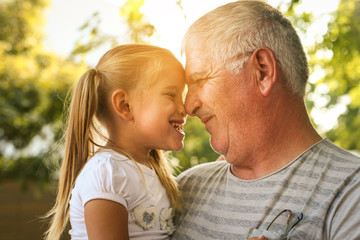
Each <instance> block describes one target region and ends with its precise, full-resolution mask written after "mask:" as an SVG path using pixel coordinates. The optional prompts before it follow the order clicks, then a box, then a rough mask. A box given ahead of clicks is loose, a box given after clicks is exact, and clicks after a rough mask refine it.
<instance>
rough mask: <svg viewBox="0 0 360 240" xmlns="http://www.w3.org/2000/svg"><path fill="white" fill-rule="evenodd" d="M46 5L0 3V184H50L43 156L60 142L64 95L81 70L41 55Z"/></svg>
mask: <svg viewBox="0 0 360 240" xmlns="http://www.w3.org/2000/svg"><path fill="white" fill-rule="evenodd" d="M47 3H48V1H46V0H26V1H24V0H8V1H2V2H0V19H1V22H2V24H1V25H0V58H1V59H2V61H1V62H0V103H1V108H0V180H3V179H9V178H13V179H18V180H21V181H22V182H24V183H26V182H27V180H34V179H37V180H38V181H39V182H42V183H47V182H48V180H49V177H50V175H49V170H48V169H47V166H46V165H48V164H49V163H50V162H49V159H48V156H47V155H44V154H45V153H46V152H47V151H49V150H50V146H51V144H52V143H54V142H55V141H57V140H58V139H59V137H60V136H61V131H62V122H63V121H62V120H63V119H62V113H63V104H64V99H65V97H66V95H67V91H68V90H67V89H69V86H70V85H71V84H72V82H73V81H74V80H75V79H76V78H78V77H79V76H80V74H81V72H83V71H84V69H85V66H84V65H78V64H74V63H72V62H70V61H68V60H66V59H63V58H61V57H59V56H55V55H54V54H52V53H47V52H45V51H44V49H43V46H42V42H41V40H42V35H43V34H42V26H43V24H42V23H43V15H42V13H43V10H44V7H45V6H46V5H47ZM36 149H41V151H39V150H36Z"/></svg>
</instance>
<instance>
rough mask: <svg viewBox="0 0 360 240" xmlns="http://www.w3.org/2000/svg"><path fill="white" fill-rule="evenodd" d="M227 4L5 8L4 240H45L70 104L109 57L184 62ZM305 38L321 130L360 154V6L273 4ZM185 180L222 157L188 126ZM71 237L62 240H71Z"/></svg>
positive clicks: (1, 34) (0, 82)
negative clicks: (190, 38) (142, 55)
mask: <svg viewBox="0 0 360 240" xmlns="http://www.w3.org/2000/svg"><path fill="white" fill-rule="evenodd" d="M227 2H230V1H224V0H0V59H1V60H0V239H4V240H13V239H14V240H15V239H16V240H20V239H27V240H32V239H34V240H35V239H41V236H42V234H43V232H44V231H45V229H46V224H45V223H44V222H43V221H41V220H40V217H41V216H42V215H44V214H45V213H46V212H47V211H48V210H50V208H51V206H52V205H53V203H54V200H55V190H56V180H57V169H58V166H59V163H60V159H61V151H59V149H61V146H60V148H56V147H55V146H56V145H57V144H56V143H57V142H58V140H59V138H60V137H61V135H62V133H63V127H64V125H63V124H64V122H65V116H64V115H63V113H64V112H65V110H64V109H66V106H67V104H66V101H65V99H66V96H67V94H68V92H69V90H70V88H71V87H72V85H73V84H74V83H75V82H76V81H77V79H78V78H79V77H80V76H81V74H82V73H83V72H84V71H85V70H86V69H87V68H89V67H94V66H95V65H96V63H97V60H98V59H99V58H100V57H101V55H102V54H103V53H105V51H106V50H108V49H109V48H111V47H113V46H116V45H119V44H124V43H134V42H136V43H150V44H155V45H158V46H161V47H165V48H168V49H170V50H171V51H172V52H173V53H174V54H175V55H176V56H177V57H178V58H179V59H180V60H181V61H182V59H181V55H180V45H181V40H182V36H183V34H184V33H185V31H186V29H187V27H188V26H189V25H190V24H191V23H192V22H193V21H194V20H196V19H197V18H198V17H200V16H201V15H203V14H204V13H205V12H208V11H210V10H212V9H213V8H215V7H217V6H219V5H222V4H225V3H227ZM268 3H269V4H271V5H272V6H274V7H276V8H278V9H279V10H281V11H282V12H283V13H285V14H286V15H287V16H288V17H289V18H290V20H291V21H292V23H293V24H294V26H295V27H296V29H297V31H298V33H299V35H300V36H301V39H302V42H303V44H304V47H305V50H306V53H307V55H308V59H309V62H310V69H311V76H310V79H309V84H308V89H307V90H308V94H307V97H306V103H307V107H308V111H309V114H310V116H311V118H312V120H313V123H314V125H315V126H316V128H317V130H318V131H319V132H320V133H321V134H322V136H323V137H326V138H328V139H330V140H332V141H334V142H335V143H336V144H338V145H339V146H341V147H343V148H345V149H347V150H350V151H352V152H354V153H355V154H359V152H360V141H359V139H360V84H359V83H360V40H359V39H360V0H317V1H313V0H269V1H268ZM185 132H186V138H185V147H184V149H183V150H182V151H180V152H177V153H173V156H174V160H173V164H174V165H176V166H178V170H177V174H178V173H180V172H181V171H183V170H185V169H187V168H189V167H191V166H194V165H197V164H200V163H203V162H208V161H214V160H216V158H217V157H218V155H217V154H216V153H214V152H213V151H212V149H211V147H210V145H209V136H208V134H207V133H206V131H205V129H204V127H203V126H202V124H201V122H199V121H198V120H197V119H195V118H188V120H187V123H186V125H185ZM67 235H68V234H64V239H69V237H68V236H67Z"/></svg>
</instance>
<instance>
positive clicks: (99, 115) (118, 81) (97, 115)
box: [45, 44, 182, 240]
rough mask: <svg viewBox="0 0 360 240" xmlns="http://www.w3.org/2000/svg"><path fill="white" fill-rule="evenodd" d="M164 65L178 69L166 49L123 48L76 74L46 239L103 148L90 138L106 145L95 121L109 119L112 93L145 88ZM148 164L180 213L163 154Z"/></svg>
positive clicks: (59, 226)
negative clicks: (81, 175)
mask: <svg viewBox="0 0 360 240" xmlns="http://www.w3.org/2000/svg"><path fill="white" fill-rule="evenodd" d="M169 67H170V68H176V69H178V68H182V65H181V63H180V62H179V61H178V60H177V59H176V58H175V57H174V55H173V54H172V53H171V52H170V51H168V50H166V49H163V48H160V47H156V46H151V45H143V44H127V45H121V46H118V47H115V48H113V49H111V50H109V51H108V52H107V53H105V54H104V56H103V57H102V58H101V59H100V60H99V63H98V64H97V66H96V68H94V69H90V70H88V71H87V72H86V73H84V74H83V75H82V76H81V78H80V79H79V82H78V83H77V85H76V87H75V90H74V93H73V97H72V100H71V104H70V108H69V118H68V123H67V129H66V132H65V135H64V140H65V153H64V156H63V159H62V164H61V168H60V177H59V183H58V195H57V198H56V202H55V205H54V207H53V208H52V209H51V210H50V211H49V213H48V214H47V215H46V217H47V218H50V227H49V229H48V231H47V232H46V233H45V239H48V240H56V239H59V238H60V236H61V234H62V232H63V231H64V229H65V227H66V225H67V222H68V219H69V200H70V197H71V190H72V188H73V187H74V184H75V180H76V178H77V176H78V175H79V173H80V171H81V169H82V168H83V167H84V165H85V163H86V162H87V161H88V159H89V158H90V157H91V156H92V155H93V154H94V152H95V148H96V147H102V146H100V145H99V144H98V143H96V142H95V141H94V140H95V138H97V137H101V138H103V139H104V140H107V141H109V139H107V138H106V137H105V136H104V135H103V134H102V133H101V132H102V131H101V129H100V128H99V124H98V123H101V124H102V125H106V124H104V123H106V122H108V121H109V119H108V116H109V114H108V113H109V111H110V108H111V100H110V99H111V94H112V92H113V91H114V90H116V89H119V88H121V89H123V90H125V91H129V90H132V89H135V87H137V86H138V85H139V84H142V86H141V87H144V86H150V85H151V84H150V83H149V82H148V81H147V82H144V81H142V80H143V79H148V80H151V81H154V80H156V78H157V76H158V75H159V74H160V72H161V71H164V69H165V68H166V69H167V68H169ZM101 124H100V125H101ZM113 145H114V144H113ZM114 146H116V145H114ZM115 148H116V149H115ZM114 150H116V151H118V152H121V153H123V154H125V155H127V154H126V149H119V148H117V147H114ZM127 156H128V155H127ZM149 161H150V164H151V166H152V167H153V168H154V170H155V172H156V173H157V175H158V176H159V179H160V182H161V183H162V185H163V186H164V188H165V189H166V192H167V194H168V196H169V198H170V201H171V203H172V205H173V207H174V209H175V210H176V211H181V206H180V203H179V201H180V200H179V191H178V188H177V184H176V182H175V180H174V178H173V175H172V171H171V168H170V167H169V165H168V164H167V161H166V159H164V157H163V155H162V152H161V151H160V150H156V149H154V150H151V152H150V158H149Z"/></svg>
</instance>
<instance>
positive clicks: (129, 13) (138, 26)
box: [120, 0, 155, 43]
mask: <svg viewBox="0 0 360 240" xmlns="http://www.w3.org/2000/svg"><path fill="white" fill-rule="evenodd" d="M143 5H144V0H127V1H126V3H125V4H124V6H122V7H121V9H120V16H122V17H123V18H125V19H126V23H127V24H128V26H129V30H130V32H131V34H130V38H131V39H132V41H133V42H135V43H150V37H151V36H152V35H153V34H154V31H155V28H154V26H153V25H151V24H150V23H149V21H148V20H147V19H146V17H145V16H144V14H142V13H141V12H140V8H141V7H142V6H143Z"/></svg>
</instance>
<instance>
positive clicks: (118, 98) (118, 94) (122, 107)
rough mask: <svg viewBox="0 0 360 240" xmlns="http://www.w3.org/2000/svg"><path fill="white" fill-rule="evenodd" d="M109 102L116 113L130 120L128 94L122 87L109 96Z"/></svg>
mask: <svg viewBox="0 0 360 240" xmlns="http://www.w3.org/2000/svg"><path fill="white" fill-rule="evenodd" d="M111 103H112V106H113V109H114V111H115V113H116V114H117V115H119V116H120V117H122V118H123V119H124V120H127V121H129V120H132V119H133V114H132V110H131V107H130V103H129V95H128V94H127V92H125V91H124V90H123V89H118V90H116V91H115V92H113V94H112V96H111Z"/></svg>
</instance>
